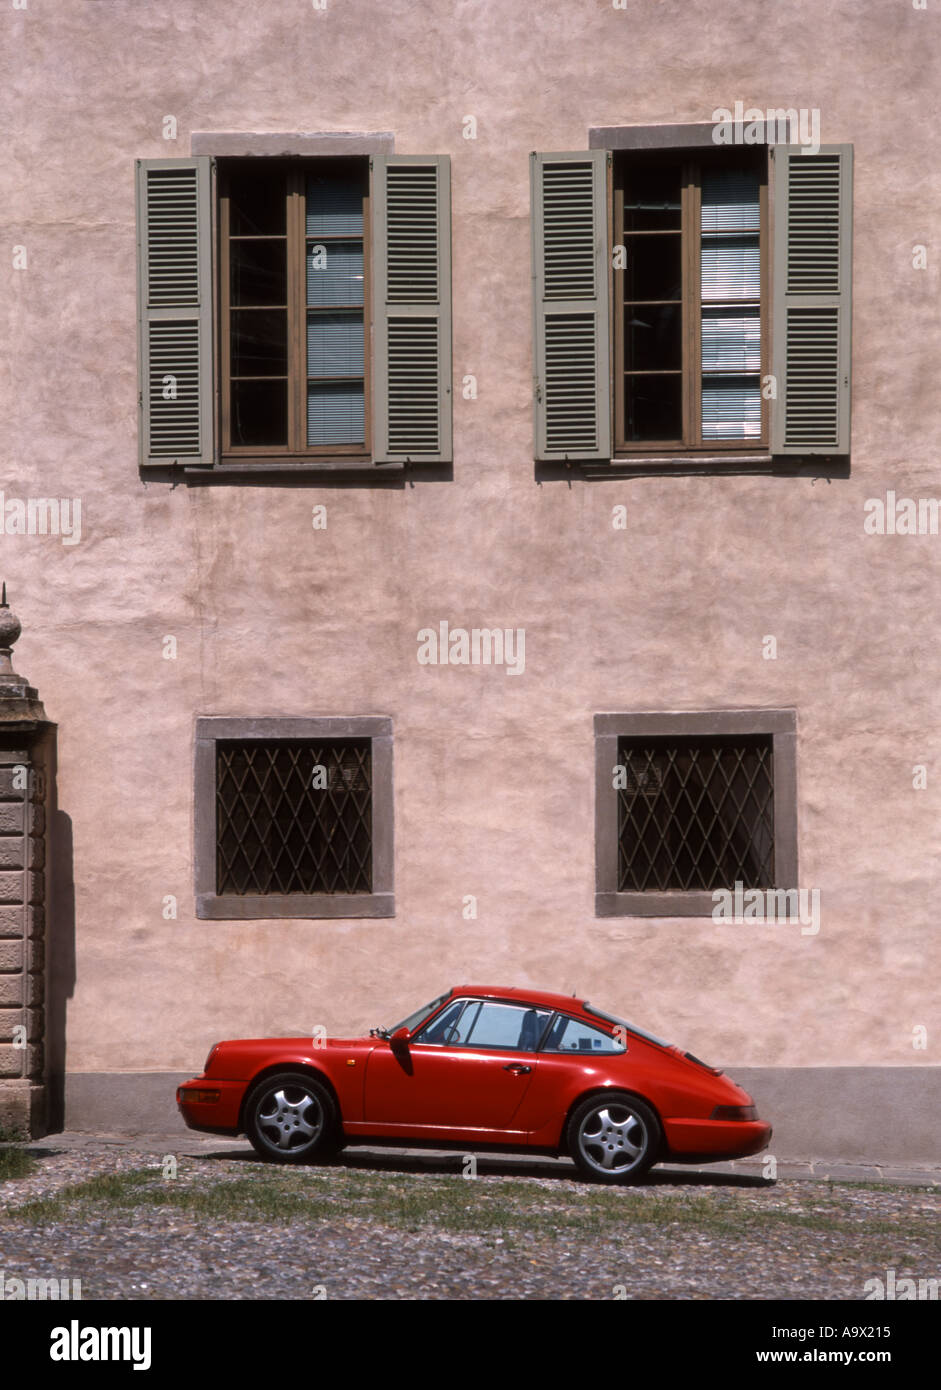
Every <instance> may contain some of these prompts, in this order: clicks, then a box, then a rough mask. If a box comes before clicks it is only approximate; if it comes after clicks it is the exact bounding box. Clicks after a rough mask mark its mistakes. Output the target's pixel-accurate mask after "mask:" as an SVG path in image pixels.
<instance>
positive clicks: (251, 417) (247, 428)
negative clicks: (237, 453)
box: [231, 381, 288, 447]
mask: <svg viewBox="0 0 941 1390" xmlns="http://www.w3.org/2000/svg"><path fill="white" fill-rule="evenodd" d="M231 402H232V412H231V413H232V443H233V445H235V446H236V447H238V446H239V445H248V444H269V445H279V444H281V445H284V444H287V441H288V384H287V382H286V381H233V382H232V396H231Z"/></svg>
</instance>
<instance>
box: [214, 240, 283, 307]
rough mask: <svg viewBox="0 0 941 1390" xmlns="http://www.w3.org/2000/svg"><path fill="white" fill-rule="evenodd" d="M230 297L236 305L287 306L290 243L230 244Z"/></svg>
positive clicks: (235, 242) (242, 242)
mask: <svg viewBox="0 0 941 1390" xmlns="http://www.w3.org/2000/svg"><path fill="white" fill-rule="evenodd" d="M229 261H230V265H231V272H230V293H231V300H232V303H233V304H286V303H287V297H288V289H287V243H286V242H284V241H231V242H230V243H229Z"/></svg>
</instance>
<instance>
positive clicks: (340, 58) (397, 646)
mask: <svg viewBox="0 0 941 1390" xmlns="http://www.w3.org/2000/svg"><path fill="white" fill-rule="evenodd" d="M2 26H3V41H2V44H0V102H2V110H3V117H2V119H3V129H4V141H3V155H2V162H3V190H2V197H0V224H2V228H3V231H2V238H0V240H2V244H3V245H4V246H5V247H6V248H7V249H6V250H5V251H4V252H3V265H4V266H5V267H6V268H5V269H4V270H3V272H2V284H3V293H4V300H5V313H4V325H5V327H4V330H3V333H2V338H0V383H2V384H0V390H2V393H3V395H2V410H0V479H2V484H3V487H4V489H5V491H6V494H7V496H8V497H9V496H17V497H24V498H25V497H30V496H53V495H54V496H60V497H80V498H81V499H82V504H83V509H84V534H83V538H82V541H81V543H80V544H78V545H74V546H64V545H62V544H61V543H60V541H59V540H58V539H56V538H54V537H48V536H46V537H42V536H36V537H28V536H27V537H23V536H13V537H11V536H4V537H0V562H2V563H0V567H2V574H3V577H4V578H5V579H6V580H7V582H8V584H9V585H10V589H11V599H12V602H13V603H14V606H15V607H16V610H17V612H18V613H19V615H20V617H21V619H22V621H23V625H24V635H23V638H22V640H21V642H20V644H19V646H18V648H17V669H18V670H20V671H22V672H25V673H26V674H27V675H28V676H29V678H30V680H31V681H32V682H33V683H34V684H36V685H38V687H39V690H40V694H41V696H42V698H43V700H44V702H45V705H46V709H47V710H48V712H49V716H50V718H52V719H54V720H56V721H57V722H58V724H59V786H58V795H59V805H60V807H61V809H62V811H63V812H64V813H65V814H66V815H67V816H68V817H69V818H70V819H71V823H72V832H73V836H74V844H73V854H74V879H75V924H74V930H75V943H76V944H75V958H76V981H75V987H74V994H73V996H72V998H71V1000H70V1004H69V1010H68V1063H69V1067H70V1069H73V1070H75V1071H89V1072H90V1071H102V1072H112V1071H120V1070H153V1071H172V1070H176V1069H182V1070H186V1069H189V1068H194V1067H197V1066H198V1065H200V1064H201V1063H202V1060H203V1057H204V1055H205V1052H206V1050H207V1048H208V1046H209V1045H210V1044H211V1043H212V1042H214V1041H215V1040H216V1039H217V1038H219V1037H220V1036H233V1035H234V1036H239V1035H241V1036H251V1035H252V1034H257V1033H270V1034H277V1033H280V1032H289V1031H304V1030H307V1029H311V1028H313V1027H314V1026H315V1025H317V1024H321V1023H322V1024H324V1025H326V1026H327V1028H328V1029H330V1030H334V1029H340V1030H343V1031H347V1030H357V1029H360V1028H362V1027H368V1026H369V1025H371V1024H373V1023H377V1022H381V1021H388V1020H389V1019H390V1018H391V1017H395V1016H400V1015H401V1014H403V1013H404V1012H406V1011H407V1009H409V1008H411V1007H412V1006H413V1005H415V1004H417V1003H418V1002H420V1001H421V1000H422V999H424V998H430V997H431V996H432V995H434V994H435V993H437V992H438V991H439V990H440V989H441V988H443V987H445V986H447V985H448V984H451V983H456V982H458V981H461V980H482V981H484V982H496V983H500V982H506V983H511V984H526V983H529V984H533V985H540V986H542V987H544V988H560V989H565V990H576V989H577V990H578V991H579V993H581V994H583V995H587V996H589V997H591V998H593V999H595V1000H597V1002H599V1003H602V1004H605V1005H607V1006H608V1007H611V1008H614V1009H617V1010H620V1011H622V1012H626V1013H627V1014H628V1016H634V1017H636V1018H637V1020H638V1021H639V1022H642V1023H645V1024H646V1025H647V1026H649V1027H650V1028H652V1029H654V1030H655V1031H658V1032H662V1033H666V1034H667V1035H669V1036H670V1037H676V1038H677V1039H678V1040H681V1041H682V1042H683V1043H684V1044H685V1045H687V1046H689V1047H690V1048H691V1049H692V1050H693V1051H694V1052H696V1053H697V1054H699V1055H703V1056H705V1057H707V1058H709V1059H717V1060H719V1061H720V1062H723V1063H729V1064H733V1065H734V1064H735V1063H739V1064H748V1065H751V1066H759V1065H769V1064H778V1065H788V1066H810V1065H824V1066H825V1065H835V1064H844V1065H848V1064H859V1065H877V1064H889V1065H904V1064H908V1065H912V1064H913V1063H917V1062H927V1063H934V1064H937V1063H938V1061H939V1052H938V1048H939V1040H941V1021H939V1020H938V1015H937V994H938V991H937V981H938V978H939V974H941V935H939V933H938V930H937V923H936V916H937V911H936V902H935V898H936V895H937V891H938V887H939V879H941V865H939V857H938V834H937V826H938V821H939V811H941V776H939V773H938V747H939V736H941V696H939V681H938V674H939V656H938V645H937V616H936V613H937V603H938V596H939V564H941V559H939V557H941V537H931V536H924V537H900V536H894V537H893V536H886V537H873V536H866V535H864V532H863V504H864V501H865V499H866V498H869V497H873V496H883V495H884V493H885V490H886V488H894V489H895V490H896V491H897V492H898V494H899V495H900V496H901V495H907V496H913V497H919V496H937V495H939V494H941V480H939V476H938V468H937V444H938V439H939V437H941V432H939V426H941V394H939V392H938V389H937V381H938V374H939V369H941V329H939V318H938V307H937V306H938V290H939V274H938V266H939V264H941V256H939V250H938V248H937V246H936V245H933V236H934V232H935V229H936V228H937V227H938V225H939V217H941V182H939V180H938V178H937V174H936V158H935V149H934V141H933V135H934V132H935V130H936V128H937V121H938V116H939V105H941V97H939V92H941V82H939V77H941V71H939V68H941V65H939V60H938V55H939V53H941V27H939V26H941V12H939V11H938V9H937V8H936V7H935V8H934V9H929V10H927V11H915V10H913V9H912V8H911V7H910V6H907V5H906V4H904V3H898V4H895V5H886V4H884V3H878V2H877V0H863V3H848V0H841V2H840V3H833V4H828V5H826V6H821V5H820V4H819V3H817V0H796V3H793V4H791V5H788V6H786V7H780V6H772V5H753V6H745V7H743V6H741V5H740V4H738V3H731V0H664V2H663V3H654V2H653V0H646V3H640V4H632V5H631V6H630V7H629V9H628V10H627V11H620V10H615V9H614V8H613V7H612V5H611V4H610V3H605V2H604V0H543V3H519V2H518V0H515V2H513V3H507V0H474V3H455V0H423V2H422V3H421V4H417V3H413V2H412V0H389V2H388V3H380V2H379V0H329V7H328V9H327V10H326V12H318V11H315V10H314V9H313V8H312V6H311V5H310V4H309V3H305V0H285V3H282V4H278V5H259V4H256V3H249V2H248V0H200V3H199V4H194V3H190V2H189V0H161V3H159V4H147V5H144V4H140V3H138V0H94V2H93V0H58V3H57V4H56V5H55V6H54V7H50V6H49V5H46V4H43V3H41V2H40V0H29V8H28V10H26V11H23V12H19V11H13V10H12V9H11V8H10V6H9V5H8V6H7V11H6V13H4V14H3V17H2ZM736 99H741V100H743V101H744V102H745V104H746V106H747V105H757V106H761V107H765V108H766V107H769V106H775V107H776V106H782V107H788V106H796V107H808V108H813V107H817V108H819V109H820V112H821V121H822V132H823V138H824V140H826V141H833V142H836V141H849V142H852V143H853V144H854V146H855V153H856V196H855V228H856V236H855V298H854V410H853V456H852V472H851V476H850V477H849V478H848V479H843V480H834V481H832V482H829V483H828V482H827V481H826V480H822V479H818V480H816V481H814V480H813V479H810V478H800V479H798V478H764V477H751V478H749V477H726V478H714V479H706V478H679V477H677V478H638V479H634V480H631V481H605V482H594V483H589V482H584V481H576V482H574V483H573V484H572V485H571V486H569V485H567V484H566V483H565V482H547V483H544V484H542V485H537V483H536V481H535V478H534V467H533V461H532V435H531V370H532V369H531V333H530V300H529V294H530V261H529V255H530V252H529V212H528V169H527V155H528V152H529V151H530V150H532V149H543V150H567V149H582V148H585V147H587V141H588V128H589V126H592V125H615V124H627V123H630V124H635V123H636V124H640V123H650V122H678V121H703V120H709V119H710V117H711V114H712V112H713V110H714V109H715V108H716V107H717V106H731V105H732V103H733V102H734V101H735V100H736ZM166 115H174V116H175V117H176V118H177V121H178V123H179V135H178V139H177V141H176V142H175V143H170V142H166V141H164V140H163V139H162V138H161V129H162V121H163V118H164V116H166ZM467 115H474V116H476V118H477V122H478V136H477V139H476V140H465V139H463V138H462V134H461V131H462V121H463V118H464V117H465V116H467ZM212 130H249V131H265V130H271V131H290V130H306V131H318V130H392V131H394V132H395V138H396V149H397V150H398V151H399V152H401V153H450V155H451V156H452V188H453V229H454V233H453V246H454V297H453V303H454V351H455V375H456V379H457V380H458V381H459V380H460V378H461V376H462V375H463V374H464V373H467V372H472V373H474V374H476V375H477V377H478V380H479V397H478V399H477V400H476V401H465V400H463V399H462V398H461V395H460V391H457V392H456V393H455V394H456V399H455V440H456V444H455V467H454V479H453V481H451V482H433V483H432V482H417V483H416V484H415V485H414V486H411V485H408V486H405V487H389V486H385V487H379V486H375V485H373V486H370V485H358V486H348V487H347V486H339V485H337V484H335V483H326V484H324V485H322V486H316V487H309V486H301V485H290V486H253V485H240V486H225V487H214V488H198V487H189V486H186V485H181V486H177V487H173V488H171V487H169V486H167V485H165V484H155V483H149V484H146V485H145V484H143V483H142V482H141V481H140V478H139V474H138V469H137V438H136V428H137V425H136V409H137V404H136V403H137V377H136V365H135V363H136V340H135V319H134V314H135V232H134V198H133V191H134V184H133V161H134V159H135V157H140V156H152V157H166V156H168V155H174V154H180V155H186V154H188V153H189V137H190V134H191V132H192V131H212ZM917 243H924V244H927V246H928V250H929V257H928V269H927V270H922V271H915V270H913V268H912V247H913V245H915V244H917ZM14 244H22V245H25V246H26V248H27V251H28V268H27V269H25V270H14V269H11V268H10V266H11V253H10V247H11V246H12V245H14ZM315 503H326V505H327V508H328V529H327V530H326V531H314V530H313V529H312V527H311V507H312V505H313V504H315ZM617 503H625V504H626V505H627V508H628V515H629V525H628V529H627V531H626V532H618V531H614V530H613V529H612V525H611V513H612V507H613V506H614V505H615V504H617ZM441 619H448V620H449V622H450V623H451V624H452V625H464V626H475V625H476V626H488V627H489V626H497V625H499V626H505V627H524V628H525V630H526V670H525V674H524V675H522V676H519V677H513V676H508V675H506V674H505V673H504V671H503V670H501V669H500V668H496V669H476V668H447V667H419V666H418V664H417V662H416V650H417V643H416V633H417V631H418V629H419V628H422V627H425V626H429V625H434V624H436V623H437V622H438V621H440V620H441ZM166 634H173V635H174V636H175V637H176V638H177V641H178V650H179V654H178V659H177V660H176V661H175V662H170V661H165V660H163V659H162V656H161V651H162V638H163V637H164V635H166ZM766 634H774V635H775V636H776V637H777V642H778V658H777V660H776V661H766V660H763V659H762V638H763V636H765V635H766ZM726 706H730V707H739V706H758V707H761V706H771V707H782V706H794V707H796V709H797V710H798V721H799V722H798V728H799V752H798V757H799V762H798V783H799V800H800V806H799V830H800V864H801V882H802V884H803V885H806V886H808V887H819V889H820V890H821V895H822V914H823V917H822V926H821V930H820V933H819V935H818V936H816V937H805V936H802V935H801V934H800V931H799V929H798V928H797V927H794V926H785V925H778V926H766V927H746V926H717V925H714V924H713V923H712V922H711V921H702V920H692V921H691V920H674V921H669V920H653V921H649V920H645V921H639V920H630V919H624V920H611V919H608V920H598V919H596V918H595V917H594V910H593V893H594V846H593V797H594V790H593V739H592V717H593V715H594V714H595V713H596V712H600V711H616V710H631V709H655V708H664V709H697V710H698V709H709V708H714V707H726ZM201 714H216V715H329V714H385V715H390V716H391V717H392V719H393V720H394V731H395V808H396V827H395V828H396V885H395V886H396V896H397V916H396V917H395V919H394V920H387V921H365V922H359V921H352V922H342V921H341V922H337V921H329V922H328V921H321V922H316V921H302V922H249V923H234V922H233V923H225V922H222V923H212V922H197V921H196V920H195V916H194V910H193V874H192V840H193V809H192V806H193V736H194V721H195V718H196V716H197V715H201ZM915 763H927V765H928V769H929V772H928V786H927V789H926V790H924V791H918V792H916V791H914V790H913V789H912V767H913V764H915ZM166 894H175V895H177V897H178V899H179V917H178V919H177V920H176V921H165V920H164V919H163V917H162V913H161V909H162V901H163V898H164V895H166ZM465 894H475V895H477V896H478V899H479V916H478V919H477V920H476V921H465V920H464V919H463V918H462V914H461V907H462V899H463V896H464V895H465ZM916 1024H924V1025H926V1026H927V1027H928V1030H929V1032H928V1050H927V1051H925V1052H913V1049H912V1028H913V1026H914V1025H916Z"/></svg>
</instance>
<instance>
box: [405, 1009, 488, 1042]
mask: <svg viewBox="0 0 941 1390" xmlns="http://www.w3.org/2000/svg"><path fill="white" fill-rule="evenodd" d="M466 1004H467V1000H466V999H456V1000H455V1002H454V1003H453V1004H449V1005H448V1007H447V1008H446V1009H445V1010H444V1011H443V1012H442V1013H440V1014H439V1015H438V1017H437V1018H436V1019H435V1020H434V1022H433V1023H430V1024H429V1025H428V1027H427V1028H426V1029H425V1030H424V1031H423V1032H422V1033H420V1034H419V1035H418V1037H417V1038H416V1039H415V1041H416V1042H420V1043H433V1044H434V1045H435V1046H437V1047H447V1046H448V1045H449V1044H450V1045H452V1046H453V1044H455V1043H460V1042H463V1041H464V1039H465V1037H466V1036H467V1032H468V1029H469V1028H470V1026H471V1024H472V1023H473V1021H474V1018H475V1017H476V1015H477V1010H478V1008H479V1007H480V1006H479V1005H478V1004H471V1005H470V1006H469V1007H468V1009H467V1012H466V1013H464V1008H465V1005H466ZM462 1013H464V1018H463V1020H462V1019H461V1015H462Z"/></svg>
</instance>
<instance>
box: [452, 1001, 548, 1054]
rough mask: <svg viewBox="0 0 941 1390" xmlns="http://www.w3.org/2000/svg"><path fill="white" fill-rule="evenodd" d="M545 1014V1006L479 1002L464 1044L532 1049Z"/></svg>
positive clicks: (537, 1041)
mask: <svg viewBox="0 0 941 1390" xmlns="http://www.w3.org/2000/svg"><path fill="white" fill-rule="evenodd" d="M548 1017H549V1010H548V1009H530V1008H525V1007H520V1008H517V1007H516V1006H514V1005H508V1004H492V1003H486V1004H482V1005H481V1006H480V1010H479V1012H478V1014H477V1017H476V1018H475V1019H474V1022H473V1024H472V1025H471V1027H470V1029H469V1030H468V1032H467V1036H466V1039H465V1041H466V1044H467V1046H468V1047H500V1048H510V1049H514V1050H518V1051H520V1052H535V1050H536V1047H537V1046H538V1043H539V1039H540V1037H541V1036H542V1030H543V1028H544V1027H545V1026H546V1020H547V1019H548Z"/></svg>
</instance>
